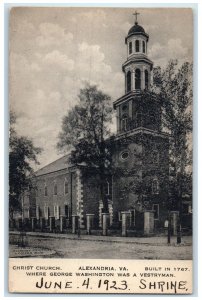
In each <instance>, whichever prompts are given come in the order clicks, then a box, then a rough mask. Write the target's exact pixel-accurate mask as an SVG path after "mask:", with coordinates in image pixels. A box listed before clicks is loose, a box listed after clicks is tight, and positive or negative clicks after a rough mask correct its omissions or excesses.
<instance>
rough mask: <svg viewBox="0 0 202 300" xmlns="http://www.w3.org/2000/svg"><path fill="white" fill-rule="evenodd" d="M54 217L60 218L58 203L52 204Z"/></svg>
mask: <svg viewBox="0 0 202 300" xmlns="http://www.w3.org/2000/svg"><path fill="white" fill-rule="evenodd" d="M54 217H55V219H56V220H59V219H60V207H59V205H54Z"/></svg>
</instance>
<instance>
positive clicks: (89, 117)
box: [57, 84, 112, 211]
mask: <svg viewBox="0 0 202 300" xmlns="http://www.w3.org/2000/svg"><path fill="white" fill-rule="evenodd" d="M78 99H79V103H78V104H77V105H75V107H73V108H72V109H71V110H70V111H69V112H68V113H67V115H65V116H64V117H63V120H62V131H61V132H60V134H59V142H58V144H57V147H58V149H60V150H63V151H65V152H66V151H70V150H71V155H70V162H71V163H73V164H76V165H78V164H85V165H86V168H93V169H96V172H97V173H98V175H99V182H100V193H101V200H102V201H103V206H104V211H108V201H107V199H106V197H105V195H104V185H105V180H106V176H107V175H108V174H109V167H110V164H111V138H110V130H109V124H110V123H111V121H112V105H111V98H110V97H109V96H108V95H106V94H104V93H103V92H102V91H100V90H98V88H97V87H96V86H95V85H89V84H87V85H86V87H85V88H83V89H81V90H80V93H79V95H78Z"/></svg>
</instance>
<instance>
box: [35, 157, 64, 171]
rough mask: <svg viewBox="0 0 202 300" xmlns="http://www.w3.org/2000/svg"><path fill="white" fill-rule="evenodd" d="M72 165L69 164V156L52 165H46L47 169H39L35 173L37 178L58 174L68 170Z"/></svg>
mask: <svg viewBox="0 0 202 300" xmlns="http://www.w3.org/2000/svg"><path fill="white" fill-rule="evenodd" d="M69 166H70V165H69V164H68V155H64V156H62V157H60V158H58V159H57V160H55V161H53V162H52V163H50V164H48V165H46V166H45V167H43V168H41V169H39V170H38V171H36V172H35V175H36V176H40V175H45V174H48V173H52V172H57V171H60V170H63V169H66V168H68V167H69Z"/></svg>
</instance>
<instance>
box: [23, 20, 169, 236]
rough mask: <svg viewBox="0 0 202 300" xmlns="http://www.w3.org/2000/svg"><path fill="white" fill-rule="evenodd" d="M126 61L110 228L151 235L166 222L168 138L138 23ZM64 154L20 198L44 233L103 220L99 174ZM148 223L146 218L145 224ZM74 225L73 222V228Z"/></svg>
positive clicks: (109, 192)
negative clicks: (149, 227) (148, 229)
mask: <svg viewBox="0 0 202 300" xmlns="http://www.w3.org/2000/svg"><path fill="white" fill-rule="evenodd" d="M125 46H126V47H127V58H126V61H125V62H124V63H123V65H122V71H123V73H124V75H125V94H124V95H123V96H121V97H120V98H119V99H117V100H116V101H115V102H114V103H113V107H114V109H115V110H116V119H117V132H116V137H115V141H114V152H113V157H112V160H113V163H114V166H115V169H116V171H115V172H114V173H113V174H112V176H110V177H109V178H106V189H105V193H106V196H107V199H108V210H109V226H110V228H120V226H121V222H122V220H123V219H122V218H123V217H124V218H125V217H127V220H128V227H129V228H131V229H134V230H137V231H138V230H140V231H141V230H143V229H144V226H145V222H148V223H149V222H152V224H153V225H152V231H153V230H154V231H155V230H158V229H160V228H163V227H164V225H165V221H166V219H167V218H168V185H169V135H168V134H167V133H165V132H163V129H162V121H161V105H160V103H159V101H158V100H157V99H156V98H155V97H154V96H151V93H148V91H149V90H150V86H151V84H152V69H153V62H152V61H151V60H150V59H149V57H148V54H147V53H148V47H149V35H148V33H146V32H145V30H144V28H143V27H142V26H140V25H139V24H138V22H137V15H136V22H135V24H134V25H133V26H132V27H131V28H130V30H129V32H128V35H127V36H126V38H125ZM67 158H68V157H67V156H64V157H62V158H60V159H58V160H56V161H54V162H52V163H51V164H49V165H47V166H45V167H44V168H42V169H40V170H38V171H37V172H36V174H35V175H36V176H35V178H34V181H35V185H36V189H35V190H33V191H32V192H31V194H29V195H24V198H23V218H24V219H28V220H32V221H31V222H32V227H33V228H34V227H35V228H41V229H43V230H45V229H47V230H51V229H52V228H53V227H54V228H57V227H58V228H60V229H61V228H62V230H64V229H65V228H71V227H72V224H73V218H77V219H78V220H79V227H80V228H81V229H82V228H83V229H85V228H86V226H87V224H88V222H89V220H90V218H91V219H93V222H94V226H95V228H101V227H102V222H103V218H102V217H103V216H102V212H103V210H102V209H103V203H102V201H100V191H99V188H98V180H99V178H98V176H96V174H95V172H94V171H93V170H92V172H90V171H89V170H88V173H86V168H85V165H79V166H78V165H77V166H74V165H68V163H67V161H68V159H67ZM146 219H147V220H146ZM74 225H75V224H74Z"/></svg>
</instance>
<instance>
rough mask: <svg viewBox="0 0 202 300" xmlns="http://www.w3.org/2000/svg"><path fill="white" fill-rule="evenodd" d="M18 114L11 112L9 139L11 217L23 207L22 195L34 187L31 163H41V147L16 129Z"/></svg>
mask: <svg viewBox="0 0 202 300" xmlns="http://www.w3.org/2000/svg"><path fill="white" fill-rule="evenodd" d="M15 123H16V115H15V114H14V113H13V112H11V113H10V140H9V211H10V217H12V214H13V212H14V211H15V210H19V209H20V208H21V201H20V197H21V195H22V193H23V192H24V191H26V190H27V189H29V188H30V187H32V184H33V181H32V180H31V177H33V168H32V167H31V163H35V164H39V162H38V161H37V155H38V154H39V153H40V152H41V150H42V149H41V148H37V147H35V146H34V145H33V142H32V141H31V140H30V139H29V138H27V137H25V136H19V135H18V134H17V132H16V130H15Z"/></svg>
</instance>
